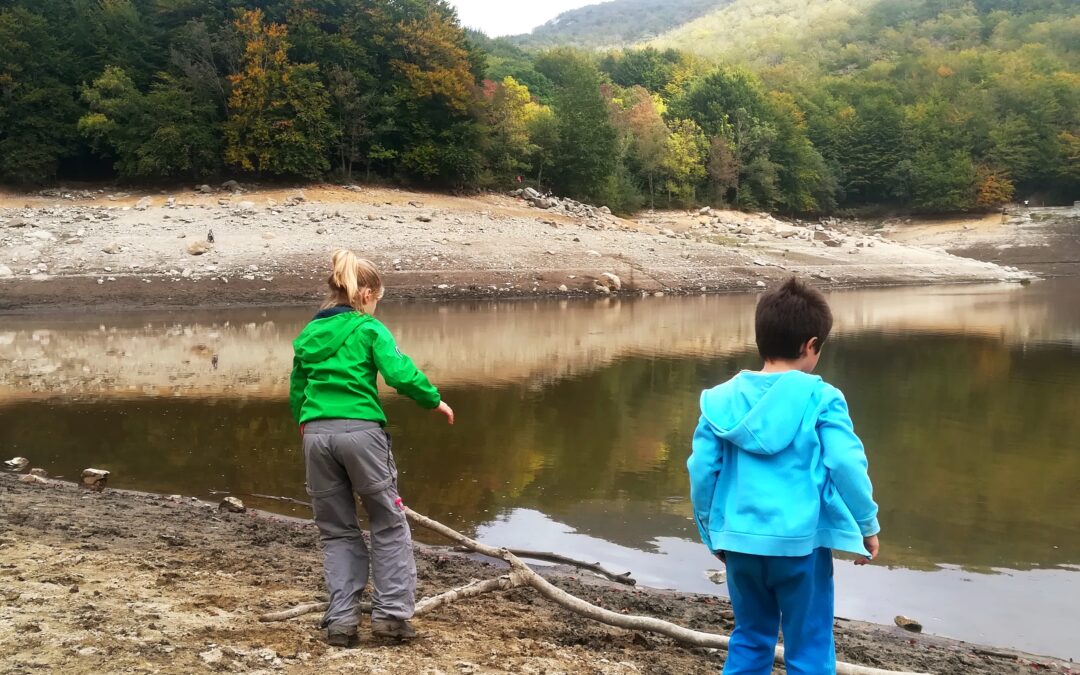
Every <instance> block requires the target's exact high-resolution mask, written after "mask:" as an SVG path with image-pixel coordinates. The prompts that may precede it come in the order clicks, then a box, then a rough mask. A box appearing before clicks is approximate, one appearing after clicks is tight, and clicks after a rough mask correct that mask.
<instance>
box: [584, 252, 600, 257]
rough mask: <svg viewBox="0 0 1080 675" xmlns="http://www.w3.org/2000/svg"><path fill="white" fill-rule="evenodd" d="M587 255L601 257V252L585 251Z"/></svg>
mask: <svg viewBox="0 0 1080 675" xmlns="http://www.w3.org/2000/svg"><path fill="white" fill-rule="evenodd" d="M585 255H587V256H592V257H593V258H599V257H600V252H599V251H585Z"/></svg>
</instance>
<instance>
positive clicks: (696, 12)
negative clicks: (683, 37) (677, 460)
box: [512, 0, 725, 48]
mask: <svg viewBox="0 0 1080 675" xmlns="http://www.w3.org/2000/svg"><path fill="white" fill-rule="evenodd" d="M723 4H725V0H668V1H667V2H657V1H656V0H610V1H609V2H602V3H600V4H596V5H588V6H587V7H581V8H579V9H574V10H570V11H568V12H563V13H562V14H560V15H559V16H557V17H555V18H554V19H552V20H551V21H549V22H547V23H546V24H544V25H543V26H540V27H538V28H536V29H534V30H533V31H532V32H531V33H528V34H525V35H519V36H517V37H514V38H512V40H513V41H514V42H515V43H517V44H519V45H522V46H528V47H553V46H560V45H571V46H575V47H586V48H591V47H619V46H625V45H631V44H635V43H638V42H642V41H645V40H649V39H652V38H654V37H657V36H659V35H662V34H664V33H666V32H668V31H671V30H673V29H677V28H679V27H680V26H684V25H687V24H689V23H691V22H693V21H695V20H696V19H698V18H699V17H703V16H705V15H707V14H709V12H711V11H712V10H714V9H716V8H717V7H718V6H720V5H723Z"/></svg>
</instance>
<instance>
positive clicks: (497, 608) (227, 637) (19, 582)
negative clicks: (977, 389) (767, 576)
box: [0, 474, 1076, 674]
mask: <svg viewBox="0 0 1080 675" xmlns="http://www.w3.org/2000/svg"><path fill="white" fill-rule="evenodd" d="M416 554H417V560H418V566H419V578H420V589H419V595H421V596H425V595H431V594H434V593H437V592H440V591H442V590H445V589H447V588H450V587H454V586H458V585H461V584H463V583H465V582H467V581H468V580H470V579H475V578H487V577H491V576H493V575H495V574H497V573H498V568H497V567H496V566H495V565H494V564H493V563H489V562H486V561H480V560H476V559H473V558H470V557H467V556H464V555H460V554H456V553H453V552H452V551H450V550H449V549H445V548H441V547H430V546H419V545H418V546H417V549H416ZM838 564H844V563H838ZM545 574H546V575H548V576H549V578H550V579H551V580H552V581H553V582H555V583H557V584H558V585H559V586H561V587H562V588H564V589H565V590H567V591H569V592H571V593H575V594H577V595H579V596H581V597H584V598H586V599H588V600H590V601H593V602H598V603H600V604H602V605H603V606H605V607H608V608H611V609H618V610H626V611H628V612H632V613H641V614H648V615H652V616H657V617H661V618H665V619H668V620H672V621H676V622H679V623H682V624H684V625H687V626H690V627H693V628H696V629H701V630H710V631H717V632H725V633H727V632H730V630H731V627H732V619H731V612H730V607H729V605H728V604H727V602H726V601H725V600H724V599H722V598H716V597H711V596H699V595H692V594H685V593H675V592H670V591H662V590H654V589H648V588H640V587H639V588H627V587H622V586H617V585H615V584H611V583H608V582H604V581H601V580H593V579H591V578H586V577H585V576H583V575H581V574H579V573H577V572H575V571H573V570H567V569H559V568H545ZM0 580H2V584H0V585H2V590H0V593H2V594H3V597H4V603H3V608H2V609H0V667H2V669H3V670H4V671H5V672H12V673H24V672H32V671H37V670H40V669H47V670H54V671H64V672H102V671H106V670H107V671H110V672H151V671H153V672H192V671H207V670H211V671H213V670H217V671H228V672H273V671H285V670H287V671H288V672H298V673H306V672H312V673H314V672H328V671H329V672H338V671H345V670H357V669H359V672H369V673H376V672H468V673H494V672H533V673H540V672H568V673H672V672H679V673H706V672H716V671H717V669H718V668H719V667H720V665H721V663H722V654H719V653H715V652H710V651H706V650H701V649H691V648H685V647H682V646H679V645H677V644H675V643H674V642H672V641H670V640H668V639H667V638H662V637H658V636H653V635H637V634H634V633H631V632H628V631H622V630H617V629H612V628H608V627H605V626H601V625H598V624H595V623H591V622H587V621H585V620H583V619H580V618H579V617H577V616H575V615H572V614H568V613H566V612H564V611H562V610H560V609H557V608H555V607H553V606H552V605H550V604H548V603H547V602H546V601H544V600H542V599H541V598H539V597H538V596H537V595H535V594H534V593H532V592H531V591H528V590H519V591H514V592H511V593H508V594H505V595H501V596H488V597H484V598H480V599H476V600H472V601H468V602H462V603H460V604H455V605H452V606H449V607H446V608H444V609H442V610H439V611H438V612H436V613H434V614H433V615H431V616H428V617H424V618H423V619H419V620H417V621H416V624H417V627H418V628H419V629H420V630H421V631H422V632H423V634H424V637H423V639H421V640H418V641H417V642H415V643H412V644H409V645H404V646H396V645H388V644H385V643H380V642H378V641H376V640H375V639H374V638H372V637H371V636H370V635H368V634H367V633H363V635H362V645H361V648H360V649H358V650H336V649H331V648H329V647H327V646H325V644H324V643H322V642H321V641H320V639H319V632H318V628H317V626H316V618H315V617H313V616H307V617H302V618H298V619H294V620H292V621H289V622H284V623H271V624H262V623H259V622H258V620H257V618H258V615H260V614H262V613H265V612H268V611H274V610H277V609H281V608H283V607H287V606H291V605H294V604H298V603H301V602H306V601H311V600H314V599H318V598H319V597H320V595H321V594H322V592H323V591H322V579H321V565H320V553H319V550H318V544H317V533H316V531H315V529H314V527H313V526H312V525H311V524H310V523H307V522H302V521H296V520H295V519H288V518H283V517H280V516H274V515H271V514H266V513H261V512H259V513H256V512H249V513H245V514H228V513H223V512H219V511H217V510H216V509H214V508H213V505H207V504H205V503H199V502H195V501H193V500H190V499H183V498H170V497H164V496H158V495H149V494H141V493H129V492H121V491H116V490H110V489H106V490H105V491H104V492H102V493H96V492H90V491H87V490H83V489H80V488H78V487H76V486H74V485H72V484H69V483H64V482H61V481H53V482H51V483H50V484H49V485H29V484H25V483H20V482H18V480H17V477H16V476H14V475H12V474H3V475H0ZM836 634H837V648H838V656H839V658H840V659H842V660H846V661H850V662H856V663H860V664H864V665H872V666H876V667H881V668H896V669H901V668H904V669H911V670H918V671H926V672H933V673H950V674H951V673H991V674H998V673H1000V674H1004V673H1018V672H1059V673H1073V672H1076V671H1075V670H1073V669H1072V668H1073V666H1072V665H1071V664H1069V663H1065V662H1062V661H1056V660H1053V659H1048V658H1040V657H1033V656H1030V655H1024V654H1020V653H1017V652H1013V651H1010V650H1003V649H994V648H986V647H979V646H975V645H970V644H966V643H961V642H957V641H953V640H947V639H943V638H936V637H933V636H924V635H915V634H911V633H906V632H904V631H902V630H901V629H899V628H896V627H892V626H875V625H871V624H864V623H860V622H853V621H846V620H842V619H839V620H838V621H837V627H836ZM777 672H783V671H782V670H781V669H778V670H777Z"/></svg>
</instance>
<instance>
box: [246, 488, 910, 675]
mask: <svg viewBox="0 0 1080 675" xmlns="http://www.w3.org/2000/svg"><path fill="white" fill-rule="evenodd" d="M405 515H406V516H407V517H408V519H409V520H410V521H412V523H413V524H415V525H419V526H420V527H423V528H426V529H428V530H431V531H433V532H438V533H439V534H441V535H442V536H444V537H446V538H447V539H449V540H451V541H453V542H454V543H456V544H458V545H459V546H464V547H465V548H467V549H469V550H471V551H474V552H476V553H480V554H482V555H486V556H488V557H491V558H499V559H501V560H504V561H505V562H506V563H507V564H508V565H509V566H510V574H508V575H503V576H501V577H499V578H498V579H490V580H488V581H483V582H479V581H474V582H470V583H469V584H467V585H465V586H462V587H461V588H456V589H453V590H450V591H447V592H446V593H442V594H440V595H437V596H434V597H433V598H425V599H424V600H421V601H420V603H418V604H417V606H416V612H415V614H416V615H417V616H419V615H422V614H426V613H428V612H430V611H433V610H435V609H437V608H438V607H441V606H443V605H447V604H450V603H452V602H454V601H456V600H460V599H462V598H468V597H475V596H477V595H481V594H483V593H488V592H491V591H497V590H509V589H511V588H517V587H521V586H530V587H532V588H533V589H535V590H536V591H537V592H538V593H540V595H542V596H544V597H545V598H547V599H548V600H551V601H552V602H554V603H555V604H557V605H559V606H560V607H562V608H564V609H567V610H569V611H571V612H574V613H575V614H578V615H579V616H583V617H585V618H587V619H593V620H594V621H599V622H600V623H604V624H607V625H609V626H614V627H616V628H625V629H627V630H634V631H646V632H650V633H657V634H660V635H665V636H667V637H670V638H672V639H673V640H676V641H677V642H680V643H682V644H686V645H690V646H694V647H705V648H713V649H723V650H725V651H726V650H727V647H728V644H729V643H730V642H731V638H729V637H728V636H726V635H716V634H714V633H705V632H702V631H697V630H691V629H689V628H684V627H683V626H680V625H678V624H674V623H671V622H670V621H664V620H663V619H657V618H654V617H650V616H636V615H633V614H620V613H618V612H613V611H611V610H609V609H604V608H603V607H598V606H596V605H594V604H592V603H589V602H586V601H584V600H582V599H581V598H578V597H575V596H573V595H570V594H569V593H567V592H566V591H564V590H562V589H561V588H558V587H556V586H554V585H552V584H551V582H549V581H548V580H547V579H545V578H543V577H542V576H540V575H539V574H537V573H536V572H534V571H533V570H532V569H530V568H529V566H528V565H526V564H525V563H524V562H522V561H521V559H520V558H518V557H517V556H516V555H514V554H513V553H511V552H510V551H509V550H508V549H505V548H496V547H494V546H488V545H487V544H481V543H480V542H478V541H476V540H474V539H470V538H469V537H467V536H465V535H464V534H461V533H460V532H458V531H457V530H454V529H451V528H449V527H447V526H446V525H443V524H442V523H440V522H438V521H436V520H432V519H431V518H428V517H427V516H424V515H421V514H419V513H417V512H416V511H413V510H412V509H410V508H407V507H406V509H405ZM325 608H326V604H325V603H311V604H307V605H299V606H298V607H294V608H292V609H288V610H285V611H282V612H276V613H274V614H266V615H263V616H262V617H260V618H259V620H260V621H282V620H284V619H287V618H293V617H297V616H303V615H304V614H308V613H310V612H315V611H321V610H324V609H325ZM301 610H302V611H301ZM773 658H774V661H775V662H776V663H778V664H783V663H784V648H783V647H777V648H776V653H775V655H774V657H773ZM836 673H837V675H926V674H923V673H910V672H906V671H893V670H882V669H880V668H872V667H869V666H860V665H857V664H853V663H844V662H842V661H837V663H836Z"/></svg>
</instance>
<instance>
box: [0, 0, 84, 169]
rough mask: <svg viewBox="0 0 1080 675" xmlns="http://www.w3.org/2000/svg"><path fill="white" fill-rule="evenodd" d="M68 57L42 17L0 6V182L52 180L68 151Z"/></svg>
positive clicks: (71, 103)
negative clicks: (66, 66)
mask: <svg viewBox="0 0 1080 675" xmlns="http://www.w3.org/2000/svg"><path fill="white" fill-rule="evenodd" d="M68 60H69V55H68V54H67V53H66V51H65V50H64V49H62V48H61V46H60V43H59V42H58V41H57V40H56V38H55V36H54V34H53V32H52V30H50V27H49V25H48V22H47V21H46V20H45V19H44V18H43V17H42V16H40V15H37V14H33V13H31V12H29V11H27V10H26V9H23V8H19V7H15V8H5V9H0V180H10V181H16V182H25V183H33V182H40V181H44V180H47V179H49V178H52V177H54V176H55V175H56V171H57V168H58V166H59V163H60V160H61V158H62V157H64V156H65V155H68V154H70V153H72V151H73V150H74V148H75V146H76V143H75V140H76V131H75V121H76V120H77V119H78V114H79V111H78V107H77V106H76V103H75V96H74V88H73V87H72V86H71V85H70V84H69V82H70V76H69V73H68V72H67V71H66V69H65V65H64V64H65V63H67V62H68Z"/></svg>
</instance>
